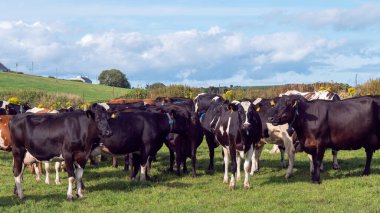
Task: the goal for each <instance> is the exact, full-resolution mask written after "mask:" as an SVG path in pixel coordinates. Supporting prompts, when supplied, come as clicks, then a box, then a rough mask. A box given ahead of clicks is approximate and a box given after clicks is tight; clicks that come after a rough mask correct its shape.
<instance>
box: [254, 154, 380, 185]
mask: <svg viewBox="0 0 380 213" xmlns="http://www.w3.org/2000/svg"><path fill="white" fill-rule="evenodd" d="M365 161H366V158H365V157H364V158H363V157H354V158H350V159H344V160H340V161H339V164H340V166H341V169H340V170H333V169H332V166H331V165H332V161H331V160H330V161H329V160H327V161H324V171H323V172H321V181H322V183H323V181H324V180H333V179H342V178H350V177H362V172H363V170H364V166H365ZM266 164H271V163H269V162H266V163H265V165H263V166H264V167H265V166H267V165H266ZM379 165H380V159H372V164H371V175H380V168H379V167H378V166H379ZM375 166H376V167H375ZM295 168H296V169H295V170H294V171H293V176H292V177H291V178H289V179H286V178H285V177H284V176H282V175H281V176H279V175H278V174H274V175H272V176H270V177H269V178H268V179H267V180H266V181H264V182H263V183H262V184H263V185H267V184H284V183H296V182H311V176H310V168H309V162H305V161H303V162H296V165H295ZM259 175H260V173H259Z"/></svg>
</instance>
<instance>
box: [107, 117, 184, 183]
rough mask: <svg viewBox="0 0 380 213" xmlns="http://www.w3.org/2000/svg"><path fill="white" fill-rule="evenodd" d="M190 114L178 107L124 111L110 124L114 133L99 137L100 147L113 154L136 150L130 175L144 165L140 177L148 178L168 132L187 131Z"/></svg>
mask: <svg viewBox="0 0 380 213" xmlns="http://www.w3.org/2000/svg"><path fill="white" fill-rule="evenodd" d="M189 118H190V115H189V114H188V112H187V113H185V114H183V113H182V112H178V111H176V110H169V111H168V113H152V112H121V113H119V114H118V115H117V116H116V118H115V119H112V120H110V122H109V124H110V127H111V129H112V131H113V135H112V136H111V137H108V138H103V139H102V140H101V141H100V144H101V149H102V150H103V151H105V152H108V153H110V154H112V155H126V154H128V153H133V168H134V169H133V171H132V172H131V178H132V179H134V178H135V177H136V175H137V172H138V171H137V168H138V167H140V168H141V174H140V180H146V178H147V169H148V168H149V163H150V160H151V159H152V157H153V156H155V155H156V153H157V152H158V150H159V149H160V148H161V147H162V145H163V143H164V141H165V140H166V137H167V136H168V134H169V133H178V134H184V133H185V132H186V131H187V130H188V128H189Z"/></svg>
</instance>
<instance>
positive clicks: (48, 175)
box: [45, 161, 50, 184]
mask: <svg viewBox="0 0 380 213" xmlns="http://www.w3.org/2000/svg"><path fill="white" fill-rule="evenodd" d="M45 174H46V176H45V183H46V184H50V162H49V161H45Z"/></svg>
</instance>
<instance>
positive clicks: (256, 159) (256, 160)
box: [250, 145, 264, 175]
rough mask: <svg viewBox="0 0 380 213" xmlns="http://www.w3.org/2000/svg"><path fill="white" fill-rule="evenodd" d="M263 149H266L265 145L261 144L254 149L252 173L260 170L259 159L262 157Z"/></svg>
mask: <svg viewBox="0 0 380 213" xmlns="http://www.w3.org/2000/svg"><path fill="white" fill-rule="evenodd" d="M263 149H264V145H262V146H259V147H255V148H254V150H253V154H252V167H251V173H250V174H251V175H253V174H254V173H257V172H259V159H260V155H261V152H262V151H263Z"/></svg>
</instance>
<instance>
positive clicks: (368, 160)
mask: <svg viewBox="0 0 380 213" xmlns="http://www.w3.org/2000/svg"><path fill="white" fill-rule="evenodd" d="M365 153H366V155H367V158H366V162H365V167H364V171H363V174H362V175H369V174H371V161H372V155H373V150H372V149H370V148H366V149H365Z"/></svg>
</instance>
